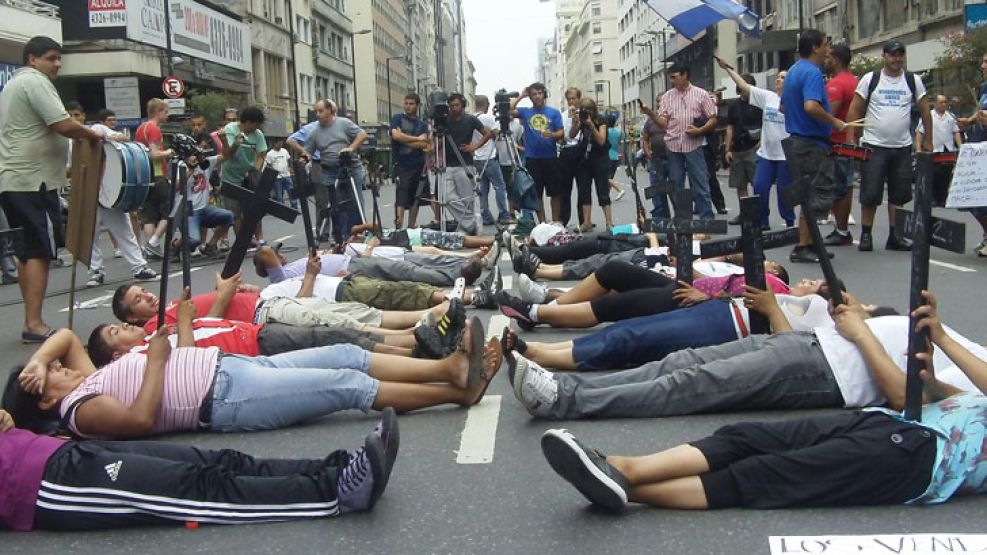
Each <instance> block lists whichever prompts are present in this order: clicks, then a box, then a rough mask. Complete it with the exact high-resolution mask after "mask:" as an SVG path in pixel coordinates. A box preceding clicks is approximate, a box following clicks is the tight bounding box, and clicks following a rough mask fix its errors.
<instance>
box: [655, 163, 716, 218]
mask: <svg viewBox="0 0 987 555" xmlns="http://www.w3.org/2000/svg"><path fill="white" fill-rule="evenodd" d="M686 173H688V174H689V188H690V189H692V194H693V199H695V202H696V210H697V211H698V212H699V219H701V220H712V219H713V202H712V200H710V196H709V172H708V171H707V169H706V154H705V153H704V152H703V149H702V148H697V149H696V150H693V151H692V152H672V151H671V150H669V151H668V176H669V177H670V178H671V180H672V183H674V184H675V190H676V191H681V190H682V189H684V188H685V176H686ZM655 204H657V202H655ZM675 215H676V216H677V217H679V218H691V217H692V214H675Z"/></svg>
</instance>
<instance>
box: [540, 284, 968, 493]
mask: <svg viewBox="0 0 987 555" xmlns="http://www.w3.org/2000/svg"><path fill="white" fill-rule="evenodd" d="M925 297H926V299H927V301H928V303H927V304H926V305H924V306H922V307H921V308H919V309H918V310H916V311H915V313H914V315H915V316H916V318H918V319H919V320H918V324H917V327H918V328H919V329H928V330H929V337H930V340H931V341H930V345H929V350H928V351H926V352H924V353H919V354H918V357H919V359H920V361H922V362H924V363H925V368H924V369H923V370H922V371H921V372H920V377H921V379H922V381H923V384H924V402H925V403H929V404H926V405H925V406H924V407H923V408H922V420H921V422H919V421H914V420H909V419H906V418H905V417H904V415H903V414H901V413H900V412H897V411H899V410H901V408H902V405H903V402H904V392H905V386H904V377H903V376H902V375H901V372H900V371H899V370H898V366H899V365H900V361H899V360H898V359H900V358H901V352H900V351H897V350H888V349H887V348H886V346H885V345H884V342H883V341H882V339H881V336H880V334H878V333H875V332H876V331H877V330H875V329H874V327H873V326H871V325H869V324H868V322H869V321H867V320H865V319H864V317H863V314H862V313H861V312H860V311H859V310H858V308H859V307H857V306H853V305H844V306H840V307H839V308H837V310H836V314H835V319H836V326H837V329H838V331H839V333H840V334H842V336H843V337H845V338H846V339H847V341H848V342H850V343H852V344H854V345H856V346H857V347H858V349H859V351H860V354H861V355H862V357H863V358H865V359H866V360H867V364H868V366H870V367H871V370H872V373H873V375H874V377H875V382H876V383H877V384H878V385H879V386H880V388H881V389H882V390H883V392H884V396H885V397H886V398H887V399H888V400H889V401H890V404H891V407H892V408H891V409H885V408H872V409H864V410H862V411H854V412H846V413H841V414H829V415H823V416H813V417H809V418H803V419H798V420H789V421H784V420H783V421H774V422H740V423H737V424H732V425H729V426H725V427H723V428H720V429H719V430H717V431H716V432H714V433H713V434H712V435H711V436H708V437H706V438H703V439H700V440H697V441H692V442H689V443H686V444H683V445H679V446H676V447H672V448H671V449H667V450H664V451H660V452H658V453H654V454H650V455H643V456H616V455H611V456H606V455H604V454H602V453H601V452H599V451H597V450H596V449H592V448H590V447H587V446H586V445H585V444H583V443H582V442H581V441H579V440H578V439H577V438H576V437H575V436H574V435H573V434H572V433H570V432H568V431H566V430H549V431H547V432H545V434H544V435H543V436H542V440H541V447H542V452H543V453H544V455H545V458H546V459H547V461H548V463H549V465H550V466H551V467H552V469H553V470H555V472H556V473H558V474H559V475H560V476H561V477H562V478H563V479H565V480H566V481H568V482H569V483H570V484H572V485H573V486H575V488H576V489H577V490H578V491H579V492H580V493H582V494H583V496H585V497H586V498H587V499H588V500H589V501H590V502H592V503H593V504H595V505H598V506H601V507H604V508H606V509H609V510H612V511H620V510H622V509H623V508H624V507H626V506H627V504H628V503H629V502H634V503H642V504H645V505H651V506H654V507H663V508H670V509H725V508H730V507H745V508H752V509H779V508H788V507H809V506H852V505H890V504H902V503H904V504H908V505H931V504H938V503H944V502H946V501H948V500H949V499H951V498H952V497H954V496H959V495H971V494H980V493H984V492H985V491H987V458H985V457H984V456H983V453H984V452H987V427H985V426H984V422H985V421H987V396H985V392H987V362H985V359H984V358H983V352H982V351H981V352H979V353H978V352H977V351H971V350H970V349H968V348H967V347H966V346H965V345H964V343H963V342H962V341H959V340H958V338H957V336H956V335H955V334H954V333H952V332H951V331H950V330H949V329H948V328H946V327H944V326H943V325H942V324H941V323H940V321H939V317H938V316H937V314H936V309H935V298H934V297H933V296H932V295H931V294H929V293H927V292H926V293H925ZM900 331H901V332H902V333H903V334H904V335H905V336H907V334H908V329H907V328H905V329H903V330H900ZM933 349H935V350H937V351H942V352H943V356H937V355H935V354H933V352H932V351H933ZM937 359H938V360H937ZM945 361H948V362H951V363H953V364H955V366H954V367H953V369H952V370H958V371H959V372H960V373H961V374H962V375H963V377H964V378H966V387H968V388H969V389H963V388H957V387H956V386H955V385H951V384H950V382H949V381H947V380H943V375H942V372H940V371H939V368H941V366H939V362H945ZM878 368H882V369H883V370H878Z"/></svg>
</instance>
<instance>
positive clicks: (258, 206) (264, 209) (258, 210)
mask: <svg viewBox="0 0 987 555" xmlns="http://www.w3.org/2000/svg"><path fill="white" fill-rule="evenodd" d="M277 178H278V172H277V171H275V170H273V169H271V168H266V169H265V170H264V172H263V173H261V175H260V179H257V174H256V172H250V177H249V179H250V181H251V184H252V185H254V190H253V191H251V190H250V189H245V188H243V187H240V186H239V185H233V184H232V183H226V182H224V183H223V186H222V188H220V190H219V192H220V193H221V194H222V195H223V196H227V197H230V198H231V199H234V200H236V201H238V202H239V203H240V206H242V207H245V208H244V210H243V218H242V219H241V220H240V229H238V230H237V233H236V240H235V241H233V246H232V247H230V254H229V256H227V258H226V264H225V265H224V266H223V272H222V274H221V275H222V277H223V279H226V278H228V277H230V276H232V275H234V274H236V273H237V272H239V271H240V266H242V265H243V259H244V258H245V257H246V256H247V249H248V248H249V247H250V240H251V238H252V237H253V236H254V230H256V229H257V225H258V224H259V223H260V221H261V220H262V219H264V216H266V215H267V214H270V215H272V216H274V217H275V218H278V219H280V220H284V221H286V222H288V223H295V219H296V218H297V217H298V210H295V209H294V208H291V207H290V206H285V205H283V204H281V203H280V202H277V201H274V200H271V188H272V187H273V186H274V182H275V181H277Z"/></svg>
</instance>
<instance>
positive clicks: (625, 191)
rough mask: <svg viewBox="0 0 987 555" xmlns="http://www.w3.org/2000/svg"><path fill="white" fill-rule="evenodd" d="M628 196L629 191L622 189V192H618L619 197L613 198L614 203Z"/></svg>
mask: <svg viewBox="0 0 987 555" xmlns="http://www.w3.org/2000/svg"><path fill="white" fill-rule="evenodd" d="M626 194H627V190H626V189H621V190H620V191H618V192H617V196H615V197H613V200H614V202H617V201H618V200H620V199H622V198H624V195H626Z"/></svg>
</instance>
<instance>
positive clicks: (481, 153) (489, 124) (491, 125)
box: [473, 114, 500, 160]
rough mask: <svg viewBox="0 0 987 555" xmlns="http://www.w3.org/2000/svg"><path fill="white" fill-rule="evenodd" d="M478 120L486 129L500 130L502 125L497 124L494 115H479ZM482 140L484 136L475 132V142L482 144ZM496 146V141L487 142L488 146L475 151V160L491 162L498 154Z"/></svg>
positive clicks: (485, 145)
mask: <svg viewBox="0 0 987 555" xmlns="http://www.w3.org/2000/svg"><path fill="white" fill-rule="evenodd" d="M476 119H478V120H480V123H482V124H483V126H484V127H486V128H487V129H490V130H495V129H497V130H499V129H500V124H499V123H497V120H496V119H495V118H494V117H493V115H492V114H477V115H476ZM481 139H483V135H482V134H480V132H479V131H474V132H473V142H474V143H478V142H480V140H481ZM495 144H496V141H494V139H492V138H491V139H490V140H489V141H487V142H486V144H484V145H483V146H481V147H480V148H478V149H476V150H475V151H473V159H474V160H489V159H491V158H493V157H494V155H495V154H496V153H497V147H496V146H494V145H495Z"/></svg>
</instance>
